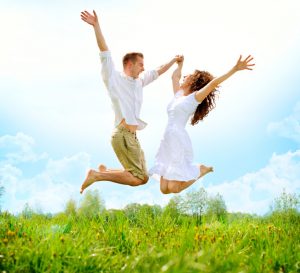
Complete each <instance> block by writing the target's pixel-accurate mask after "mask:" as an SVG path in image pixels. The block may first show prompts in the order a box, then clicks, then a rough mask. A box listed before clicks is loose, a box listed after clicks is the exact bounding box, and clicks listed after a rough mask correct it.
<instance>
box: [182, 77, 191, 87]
mask: <svg viewBox="0 0 300 273" xmlns="http://www.w3.org/2000/svg"><path fill="white" fill-rule="evenodd" d="M192 77H193V75H192V74H189V75H186V76H184V77H183V82H182V84H181V86H185V87H188V86H190V85H191V84H192Z"/></svg>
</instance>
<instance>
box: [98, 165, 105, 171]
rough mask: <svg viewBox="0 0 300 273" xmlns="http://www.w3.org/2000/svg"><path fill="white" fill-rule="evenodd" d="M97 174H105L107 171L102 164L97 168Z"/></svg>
mask: <svg viewBox="0 0 300 273" xmlns="http://www.w3.org/2000/svg"><path fill="white" fill-rule="evenodd" d="M98 170H99V172H105V171H106V170H107V168H106V166H105V165H103V164H100V165H99V167H98Z"/></svg>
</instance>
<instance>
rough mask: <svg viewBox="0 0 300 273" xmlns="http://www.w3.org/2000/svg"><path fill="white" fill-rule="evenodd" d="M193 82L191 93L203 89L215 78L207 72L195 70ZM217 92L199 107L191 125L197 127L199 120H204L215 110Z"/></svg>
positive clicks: (213, 92) (210, 95)
mask: <svg viewBox="0 0 300 273" xmlns="http://www.w3.org/2000/svg"><path fill="white" fill-rule="evenodd" d="M192 77H193V80H194V81H193V82H192V84H191V87H190V90H191V92H195V91H198V90H200V89H201V88H203V87H204V86H205V85H207V84H208V83H209V82H210V81H212V80H213V78H214V77H213V76H212V75H211V74H210V73H209V72H207V71H199V70H195V72H194V74H193V75H192ZM216 91H218V90H217V89H214V90H213V91H212V92H211V93H210V94H209V95H208V96H206V98H205V99H204V100H203V101H202V102H201V103H200V104H199V105H198V106H197V109H196V111H195V113H194V116H193V117H192V118H191V124H192V125H195V124H197V123H198V122H199V120H203V119H204V118H205V117H206V116H207V115H208V113H209V112H210V111H211V110H212V109H213V108H215V106H216V105H215V98H216Z"/></svg>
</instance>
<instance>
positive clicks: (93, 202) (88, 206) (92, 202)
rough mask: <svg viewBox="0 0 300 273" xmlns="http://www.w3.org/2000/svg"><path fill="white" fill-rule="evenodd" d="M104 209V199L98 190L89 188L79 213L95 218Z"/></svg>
mask: <svg viewBox="0 0 300 273" xmlns="http://www.w3.org/2000/svg"><path fill="white" fill-rule="evenodd" d="M104 210H105V205H104V201H103V199H102V198H101V196H100V194H99V192H98V190H94V191H92V190H88V191H86V193H85V195H84V197H83V200H82V201H81V203H80V207H79V209H78V214H79V215H81V216H85V217H87V218H94V217H96V216H97V215H99V214H100V213H101V212H103V211H104Z"/></svg>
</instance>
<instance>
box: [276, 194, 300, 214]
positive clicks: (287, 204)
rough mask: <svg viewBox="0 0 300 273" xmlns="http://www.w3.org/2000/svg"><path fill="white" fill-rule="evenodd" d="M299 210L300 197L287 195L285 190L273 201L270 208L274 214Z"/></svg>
mask: <svg viewBox="0 0 300 273" xmlns="http://www.w3.org/2000/svg"><path fill="white" fill-rule="evenodd" d="M299 208H300V195H299V194H298V195H297V194H296V193H287V192H286V191H285V190H283V192H282V193H281V194H280V196H279V197H276V198H275V199H274V202H273V205H272V207H271V209H272V211H274V212H289V211H299Z"/></svg>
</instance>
